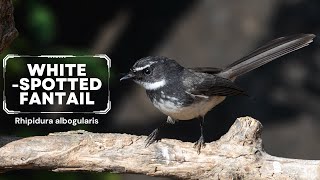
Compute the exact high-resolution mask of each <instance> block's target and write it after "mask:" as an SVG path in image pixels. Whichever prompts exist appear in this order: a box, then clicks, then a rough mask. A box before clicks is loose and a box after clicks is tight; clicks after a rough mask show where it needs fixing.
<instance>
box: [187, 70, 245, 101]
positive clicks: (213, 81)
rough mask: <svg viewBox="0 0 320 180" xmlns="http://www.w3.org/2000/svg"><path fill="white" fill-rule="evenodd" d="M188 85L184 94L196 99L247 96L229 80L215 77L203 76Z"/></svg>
mask: <svg viewBox="0 0 320 180" xmlns="http://www.w3.org/2000/svg"><path fill="white" fill-rule="evenodd" d="M189 84H190V85H189V88H188V89H187V90H186V92H187V93H189V94H191V95H194V96H198V97H210V96H234V95H247V94H246V93H245V91H244V90H242V89H241V88H239V87H238V86H237V85H235V84H234V83H233V82H232V81H231V80H229V79H225V78H222V77H219V76H215V75H203V76H201V77H199V78H197V79H196V80H193V81H192V83H189Z"/></svg>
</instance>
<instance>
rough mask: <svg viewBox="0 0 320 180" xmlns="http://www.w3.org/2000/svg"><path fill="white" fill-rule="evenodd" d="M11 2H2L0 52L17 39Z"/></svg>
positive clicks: (0, 6)
mask: <svg viewBox="0 0 320 180" xmlns="http://www.w3.org/2000/svg"><path fill="white" fill-rule="evenodd" d="M17 36H18V31H17V29H16V28H15V23H14V18H13V5H12V2H11V0H0V52H2V51H3V49H4V48H6V47H7V46H8V45H9V44H10V43H11V42H12V41H13V40H14V39H15V38H16V37H17Z"/></svg>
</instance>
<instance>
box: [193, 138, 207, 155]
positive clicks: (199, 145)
mask: <svg viewBox="0 0 320 180" xmlns="http://www.w3.org/2000/svg"><path fill="white" fill-rule="evenodd" d="M205 147H206V144H205V143H204V138H203V136H200V138H199V140H198V141H196V142H195V143H194V148H196V149H197V152H198V154H200V151H201V148H205Z"/></svg>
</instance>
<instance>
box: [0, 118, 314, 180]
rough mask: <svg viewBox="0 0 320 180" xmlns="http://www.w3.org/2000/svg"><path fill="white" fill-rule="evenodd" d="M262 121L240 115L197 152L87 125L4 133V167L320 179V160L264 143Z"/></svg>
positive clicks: (0, 157)
mask: <svg viewBox="0 0 320 180" xmlns="http://www.w3.org/2000/svg"><path fill="white" fill-rule="evenodd" d="M261 128H262V125H261V124H260V122H259V121H257V120H255V119H252V118H250V117H243V118H238V119H237V120H236V121H235V123H234V124H233V125H232V127H231V128H230V130H229V131H228V133H226V134H225V135H224V136H222V137H221V138H220V139H219V140H217V141H215V142H211V143H207V146H206V147H205V148H204V149H203V150H202V151H201V154H200V155H198V154H197V151H196V150H195V149H194V148H193V143H189V142H181V141H178V140H173V139H163V140H161V141H160V142H157V143H154V144H152V145H151V146H149V147H148V148H145V147H144V146H145V142H144V140H145V136H134V135H127V134H109V133H106V134H99V133H91V132H86V131H69V132H59V133H52V134H49V135H48V136H35V137H28V138H23V139H18V140H17V139H16V138H15V139H9V138H0V144H2V145H3V146H2V147H1V148H0V172H6V171H10V170H17V169H48V170H52V171H55V172H60V171H98V172H101V171H109V172H115V173H139V174H146V175H151V176H170V177H176V178H183V179H232V178H233V179H270V178H271V179H320V161H317V160H299V159H287V158H281V157H275V156H271V155H269V154H267V153H266V152H265V151H264V150H263V148H262V140H261Z"/></svg>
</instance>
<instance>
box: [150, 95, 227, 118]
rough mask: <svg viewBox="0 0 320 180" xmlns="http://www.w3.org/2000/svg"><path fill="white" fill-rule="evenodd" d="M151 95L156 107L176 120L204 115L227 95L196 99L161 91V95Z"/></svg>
mask: <svg viewBox="0 0 320 180" xmlns="http://www.w3.org/2000/svg"><path fill="white" fill-rule="evenodd" d="M149 97H150V99H151V101H152V103H153V105H154V106H155V107H156V108H158V109H159V110H160V111H161V112H162V113H164V114H166V115H168V116H170V117H172V118H173V119H176V120H191V119H194V118H197V117H200V116H204V115H205V114H206V113H207V112H208V111H210V110H211V109H212V108H213V107H215V106H216V105H217V104H219V103H221V102H222V101H223V100H224V99H225V96H212V97H209V98H201V99H194V98H192V97H190V96H170V95H166V94H165V93H161V92H160V95H159V96H157V95H149Z"/></svg>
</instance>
